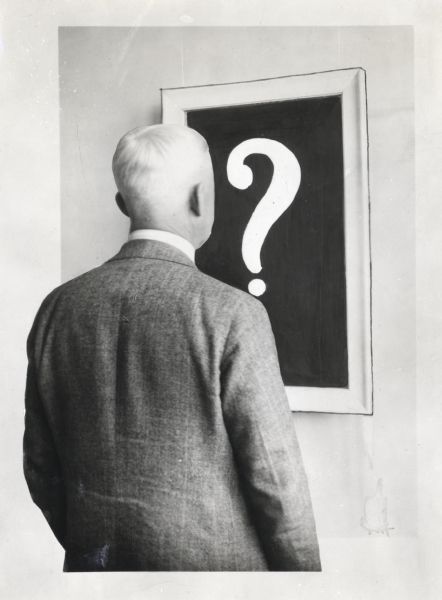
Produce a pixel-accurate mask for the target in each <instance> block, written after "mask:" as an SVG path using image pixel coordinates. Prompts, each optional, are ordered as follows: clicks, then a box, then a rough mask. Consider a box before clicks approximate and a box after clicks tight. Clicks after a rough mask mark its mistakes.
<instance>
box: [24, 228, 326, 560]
mask: <svg viewBox="0 0 442 600" xmlns="http://www.w3.org/2000/svg"><path fill="white" fill-rule="evenodd" d="M28 359H29V363H28V375H27V385H26V397H25V403H26V417H25V434H24V472H25V477H26V480H27V483H28V487H29V490H30V493H31V496H32V498H33V500H34V502H35V503H36V504H37V505H38V506H39V507H40V509H41V510H42V512H43V514H44V516H45V517H46V519H47V521H48V523H49V525H50V526H51V528H52V530H53V532H54V534H55V536H56V537H57V539H58V540H59V542H60V543H61V544H62V545H63V547H64V549H65V564H64V570H66V571H88V570H91V571H99V570H114V571H124V570H129V571H168V570H177V571H230V570H232V571H263V570H286V571H297V570H320V560H319V552H318V545H317V539H316V533H315V524H314V519H313V514H312V507H311V502H310V496H309V491H308V485H307V480H306V476H305V472H304V468H303V464H302V459H301V455H300V451H299V447H298V443H297V439H296V434H295V430H294V428H293V422H292V416H291V414H290V412H289V408H288V403H287V399H286V396H285V392H284V386H283V383H282V380H281V375H280V371H279V366H278V360H277V355H276V350H275V345H274V338H273V334H272V331H271V327H270V323H269V320H268V317H267V313H266V310H265V309H264V307H263V306H262V304H261V303H260V302H259V301H258V300H256V299H255V298H252V297H251V296H249V295H248V294H246V293H244V292H241V291H239V290H236V289H234V288H232V287H230V286H228V285H225V284H223V283H221V282H219V281H217V280H215V279H212V278H211V277H208V276H207V275H205V274H203V273H201V272H200V271H199V270H198V269H197V267H196V266H195V265H194V264H193V263H192V262H191V261H190V259H188V258H187V257H186V256H185V255H184V254H183V253H181V252H180V251H179V250H177V249H175V248H173V247H172V246H169V245H168V244H165V243H163V242H158V241H151V240H136V241H131V242H128V243H126V244H125V245H124V246H123V247H122V249H121V250H120V252H119V253H118V254H117V255H116V256H115V257H114V258H112V259H111V260H110V261H108V262H107V263H105V264H104V265H102V266H100V267H98V268H96V269H94V270H92V271H89V272H87V273H85V274H84V275H81V276H80V277H78V278H76V279H73V280H72V281H69V282H67V283H65V284H63V285H61V286H60V287H58V288H57V289H55V290H54V291H53V292H52V293H51V294H49V296H48V297H47V298H46V299H45V300H44V302H43V304H42V306H41V307H40V310H39V312H38V314H37V316H36V318H35V321H34V325H33V327H32V330H31V332H30V335H29V338H28Z"/></svg>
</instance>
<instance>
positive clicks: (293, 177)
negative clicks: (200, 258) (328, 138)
mask: <svg viewBox="0 0 442 600" xmlns="http://www.w3.org/2000/svg"><path fill="white" fill-rule="evenodd" d="M250 154H265V155H266V156H268V157H269V158H270V160H271V161H272V163H273V166H274V172H273V178H272V181H271V183H270V185H269V188H268V190H267V192H266V193H265V194H264V196H263V197H262V198H261V200H260V202H259V203H258V204H257V206H256V208H255V210H254V211H253V213H252V216H251V217H250V220H249V222H248V224H247V227H246V228H245V230H244V236H243V239H242V249H241V251H242V256H243V260H244V262H245V264H246V267H247V268H248V269H249V271H251V272H252V273H259V272H260V271H261V269H262V265H261V258H260V256H261V248H262V245H263V243H264V240H265V238H266V236H267V234H268V232H269V231H270V228H271V227H272V225H273V224H274V223H276V221H277V220H278V219H279V217H280V216H281V215H282V213H283V212H284V211H285V210H287V208H288V207H289V206H290V205H291V203H292V202H293V200H294V199H295V196H296V193H297V191H298V189H299V185H300V183H301V167H300V166H299V162H298V159H297V158H296V156H295V155H294V154H293V152H291V151H290V150H289V149H288V148H287V147H286V146H284V144H281V143H280V142H277V141H276V140H270V139H268V138H251V139H249V140H246V141H244V142H241V143H240V144H238V146H236V147H235V148H234V149H233V150H232V152H231V153H230V155H229V158H228V160H227V178H228V180H229V181H230V183H231V184H232V185H233V186H235V187H236V188H238V189H240V190H245V189H247V188H248V187H249V186H250V185H251V183H252V181H253V172H252V170H251V169H250V167H248V166H247V165H245V164H244V160H245V159H246V158H247V156H249V155H250ZM265 290H266V284H265V283H264V281H263V280H262V279H252V281H251V282H250V283H249V292H250V293H251V294H253V295H254V296H262V294H263V293H264V292H265Z"/></svg>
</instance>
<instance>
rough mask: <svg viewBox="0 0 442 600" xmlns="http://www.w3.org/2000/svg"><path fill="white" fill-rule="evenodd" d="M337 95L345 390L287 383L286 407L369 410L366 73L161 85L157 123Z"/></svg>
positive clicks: (352, 71)
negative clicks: (231, 108)
mask: <svg viewBox="0 0 442 600" xmlns="http://www.w3.org/2000/svg"><path fill="white" fill-rule="evenodd" d="M333 95H339V96H341V105H342V127H343V155H344V156H343V164H344V215H345V216H344V235H345V261H346V293H347V348H348V375H349V385H348V388H345V389H344V388H319V387H301V386H286V391H287V396H288V399H289V404H290V407H291V409H292V410H293V411H301V412H324V413H345V414H364V415H371V414H373V359H372V327H371V254H370V197H369V162H368V160H369V157H368V124H367V91H366V72H365V70H364V69H363V68H360V67H357V68H348V69H339V70H333V71H323V72H318V73H308V74H301V75H290V76H285V77H277V78H271V79H261V80H256V81H243V82H236V83H226V84H215V85H197V86H189V87H180V88H166V89H162V90H161V98H162V121H163V123H179V124H186V123H187V113H188V112H189V111H192V110H199V109H204V108H214V107H226V106H234V105H250V104H255V103H263V102H266V103H267V102H279V101H281V100H293V99H300V98H313V97H321V96H333Z"/></svg>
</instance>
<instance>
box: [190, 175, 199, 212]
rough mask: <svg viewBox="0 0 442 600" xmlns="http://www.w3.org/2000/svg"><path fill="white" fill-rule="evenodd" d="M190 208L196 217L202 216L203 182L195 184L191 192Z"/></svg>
mask: <svg viewBox="0 0 442 600" xmlns="http://www.w3.org/2000/svg"><path fill="white" fill-rule="evenodd" d="M189 203H190V210H191V211H192V212H193V214H194V215H195V216H196V217H200V216H201V210H202V197H201V184H199V183H197V184H196V185H195V186H193V188H192V191H191V193H190V199H189Z"/></svg>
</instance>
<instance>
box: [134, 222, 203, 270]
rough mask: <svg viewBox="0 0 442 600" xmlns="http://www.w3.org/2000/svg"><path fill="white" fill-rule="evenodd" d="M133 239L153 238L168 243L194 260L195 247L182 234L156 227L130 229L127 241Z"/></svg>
mask: <svg viewBox="0 0 442 600" xmlns="http://www.w3.org/2000/svg"><path fill="white" fill-rule="evenodd" d="M133 240H154V241H157V242H162V243H164V244H169V245H170V246H173V247H174V248H177V249H178V250H180V251H181V252H183V253H184V254H185V255H186V256H187V257H188V258H190V260H191V261H192V262H195V248H194V246H193V245H192V244H191V242H189V240H186V238H184V237H183V236H182V235H179V234H178V233H173V232H172V231H167V230H165V229H157V228H148V229H147V228H143V229H132V228H131V231H130V233H129V241H130V242H131V241H133Z"/></svg>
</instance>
